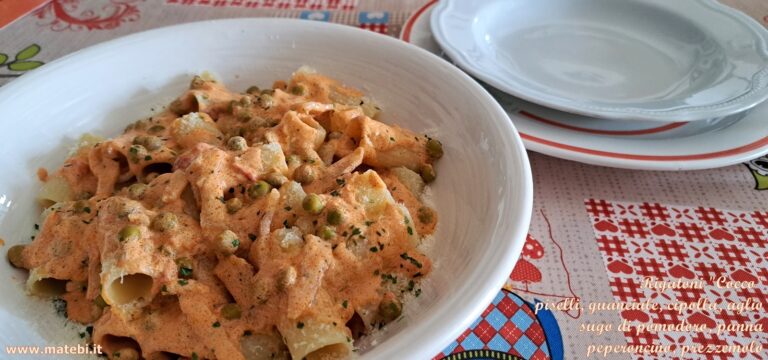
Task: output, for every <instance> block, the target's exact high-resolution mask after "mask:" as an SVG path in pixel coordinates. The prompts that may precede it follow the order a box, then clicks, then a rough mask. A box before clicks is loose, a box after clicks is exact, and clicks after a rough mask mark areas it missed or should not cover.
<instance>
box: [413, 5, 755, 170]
mask: <svg viewBox="0 0 768 360" xmlns="http://www.w3.org/2000/svg"><path fill="white" fill-rule="evenodd" d="M401 38H402V39H403V40H405V41H407V42H410V43H412V44H414V45H417V46H419V47H422V48H424V49H426V50H428V51H430V52H433V53H436V54H438V55H441V56H445V57H446V58H448V59H450V60H451V61H453V62H454V63H455V64H456V65H458V66H459V67H461V68H462V69H464V70H465V71H466V72H468V73H470V74H471V75H473V76H474V77H475V78H477V79H478V80H480V81H482V82H483V83H485V84H486V87H487V88H488V90H489V91H490V92H491V93H492V94H493V95H494V96H495V97H496V99H497V100H498V101H499V102H500V103H501V104H502V105H503V106H504V108H505V109H506V110H507V112H508V114H509V116H510V118H511V119H512V121H513V122H514V123H515V125H516V127H517V128H518V130H519V131H520V133H521V135H522V137H523V139H524V141H525V144H526V147H527V148H528V149H530V150H533V151H537V152H541V153H544V154H548V155H552V156H556V157H560V158H565V159H570V160H575V161H581V162H585V163H590V164H596V165H604V166H613V167H621V168H630V169H647V170H691V169H705V168H714V167H720V166H726V165H731V164H735V163H739V162H743V161H747V160H750V159H753V158H756V157H759V156H761V155H764V154H766V153H768V124H766V122H765V120H764V119H766V118H768V102H765V100H766V99H768V31H766V29H765V28H763V26H762V25H760V24H759V23H757V22H756V21H754V20H752V19H751V18H750V17H748V16H747V15H745V14H742V13H740V12H738V11H736V10H734V9H732V8H730V7H727V6H725V5H721V4H720V3H718V2H717V1H715V0H687V1H667V0H625V1H614V0H577V1H574V0H520V1H505V0H441V1H440V2H437V1H432V2H430V3H428V4H426V5H425V6H424V7H422V8H421V9H419V10H418V11H417V12H415V13H414V15H413V16H412V17H411V18H410V19H409V20H408V21H407V22H406V24H405V26H404V28H403V31H402V34H401Z"/></svg>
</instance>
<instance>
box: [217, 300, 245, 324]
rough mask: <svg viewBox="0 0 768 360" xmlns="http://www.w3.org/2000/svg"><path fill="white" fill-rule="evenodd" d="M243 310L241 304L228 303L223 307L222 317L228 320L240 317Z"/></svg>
mask: <svg viewBox="0 0 768 360" xmlns="http://www.w3.org/2000/svg"><path fill="white" fill-rule="evenodd" d="M242 314H243V312H242V310H240V305H237V304H226V305H224V306H222V307H221V317H223V318H225V319H227V320H235V319H239V318H240V316H242Z"/></svg>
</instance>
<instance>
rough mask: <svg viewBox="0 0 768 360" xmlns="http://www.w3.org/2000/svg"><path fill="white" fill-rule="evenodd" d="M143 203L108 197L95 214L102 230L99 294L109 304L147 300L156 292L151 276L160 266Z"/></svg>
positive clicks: (155, 285)
mask: <svg viewBox="0 0 768 360" xmlns="http://www.w3.org/2000/svg"><path fill="white" fill-rule="evenodd" d="M143 211H144V210H143V207H142V206H141V204H140V203H138V202H136V201H130V200H125V199H122V198H109V199H107V200H105V201H104V206H102V208H101V213H100V215H99V228H100V232H101V233H102V234H104V240H103V244H102V250H101V264H102V271H101V284H102V286H103V287H102V291H101V296H102V297H103V298H104V300H105V301H106V302H107V303H108V304H110V305H124V304H128V303H132V302H135V301H138V302H140V303H148V302H149V301H150V300H151V299H152V296H153V295H154V293H156V292H157V287H158V286H157V284H155V281H154V277H155V276H157V275H159V272H160V271H161V270H162V267H158V264H157V263H156V262H160V261H158V260H161V259H158V255H157V253H156V249H155V246H154V243H153V242H152V240H151V238H150V237H149V235H150V230H149V229H148V228H147V226H146V224H138V225H137V224H131V223H126V222H125V220H121V219H120V218H121V217H123V218H127V219H128V220H129V221H130V220H131V219H134V221H136V222H139V223H142V222H144V223H148V221H147V220H146V219H147V216H146V215H145V214H143ZM160 263H161V264H162V262H160Z"/></svg>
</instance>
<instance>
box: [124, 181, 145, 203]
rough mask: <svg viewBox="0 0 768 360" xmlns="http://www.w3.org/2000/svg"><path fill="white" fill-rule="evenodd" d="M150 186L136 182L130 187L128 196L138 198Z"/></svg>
mask: <svg viewBox="0 0 768 360" xmlns="http://www.w3.org/2000/svg"><path fill="white" fill-rule="evenodd" d="M147 188H148V186H147V185H146V184H142V183H136V184H133V185H131V186H129V187H128V196H129V197H130V198H131V199H134V200H138V199H141V198H142V197H143V196H144V192H146V191H147Z"/></svg>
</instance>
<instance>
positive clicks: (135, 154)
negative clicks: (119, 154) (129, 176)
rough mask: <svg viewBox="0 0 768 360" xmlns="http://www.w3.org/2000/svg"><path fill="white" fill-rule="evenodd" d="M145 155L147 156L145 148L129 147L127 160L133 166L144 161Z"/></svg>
mask: <svg viewBox="0 0 768 360" xmlns="http://www.w3.org/2000/svg"><path fill="white" fill-rule="evenodd" d="M147 155H149V153H148V152H147V148H145V147H144V146H142V145H131V147H130V148H129V149H128V158H129V159H130V160H131V162H133V163H134V164H136V163H138V162H139V161H142V160H144V158H145V157H146V156H147Z"/></svg>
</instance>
